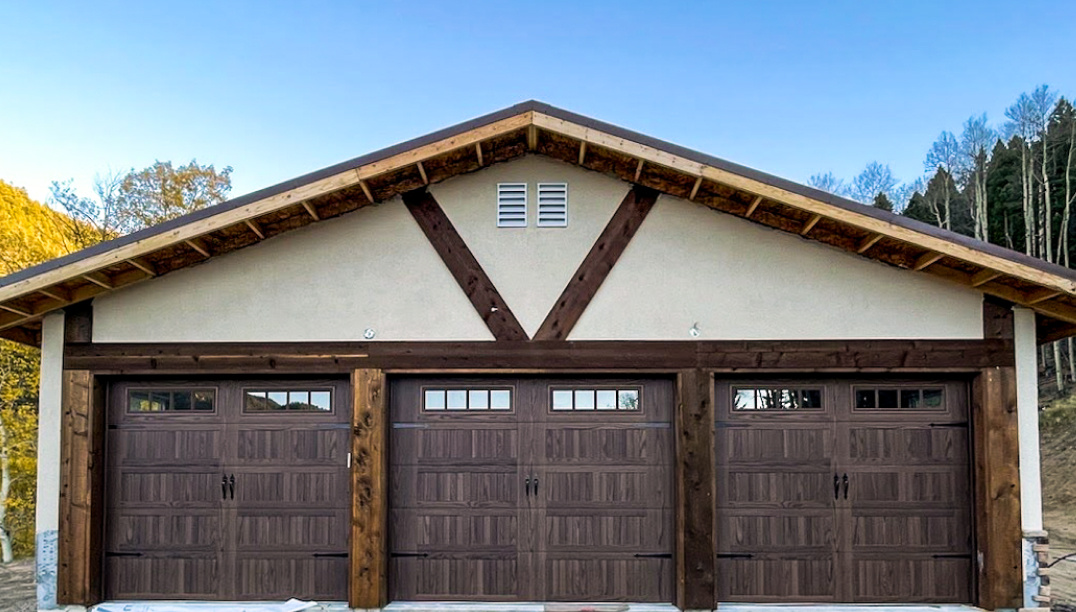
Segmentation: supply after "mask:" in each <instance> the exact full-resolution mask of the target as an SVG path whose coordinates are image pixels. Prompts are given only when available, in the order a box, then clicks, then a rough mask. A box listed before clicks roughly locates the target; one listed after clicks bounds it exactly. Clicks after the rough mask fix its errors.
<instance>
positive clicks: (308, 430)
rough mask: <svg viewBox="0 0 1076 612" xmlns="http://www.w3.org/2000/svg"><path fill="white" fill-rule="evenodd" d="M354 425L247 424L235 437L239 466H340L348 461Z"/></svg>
mask: <svg viewBox="0 0 1076 612" xmlns="http://www.w3.org/2000/svg"><path fill="white" fill-rule="evenodd" d="M349 432H350V426H349V425H348V424H347V423H340V424H339V425H338V426H335V427H334V426H327V425H320V426H317V425H314V426H308V425H307V424H306V423H303V426H301V427H296V426H295V425H293V424H291V423H288V424H283V425H282V424H280V423H277V424H273V425H253V424H248V423H243V425H242V427H241V428H239V429H238V431H237V432H236V435H235V457H234V462H235V463H237V464H239V465H273V466H280V465H287V466H289V467H291V466H300V465H339V464H340V463H344V462H346V461H347V453H348V450H349V449H348V438H349Z"/></svg>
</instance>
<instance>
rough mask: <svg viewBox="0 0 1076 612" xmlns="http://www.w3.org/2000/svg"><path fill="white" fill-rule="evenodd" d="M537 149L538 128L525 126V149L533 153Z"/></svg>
mask: <svg viewBox="0 0 1076 612" xmlns="http://www.w3.org/2000/svg"><path fill="white" fill-rule="evenodd" d="M537 148H538V128H537V127H536V126H535V125H534V124H531V125H528V126H527V149H528V150H530V151H534V150H535V149H537Z"/></svg>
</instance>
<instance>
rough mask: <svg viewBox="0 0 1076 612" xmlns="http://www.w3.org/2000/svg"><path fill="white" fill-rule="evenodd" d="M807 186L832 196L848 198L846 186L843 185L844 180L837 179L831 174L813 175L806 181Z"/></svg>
mask: <svg viewBox="0 0 1076 612" xmlns="http://www.w3.org/2000/svg"><path fill="white" fill-rule="evenodd" d="M807 184H808V185H810V186H811V187H814V188H815V189H821V190H822V191H826V192H829V193H832V194H833V195H838V196H842V197H847V196H848V185H845V184H844V180H843V179H840V178H837V177H836V176H835V175H834V174H833V173H832V172H826V173H825V174H822V173H819V174H813V175H811V178H809V179H807Z"/></svg>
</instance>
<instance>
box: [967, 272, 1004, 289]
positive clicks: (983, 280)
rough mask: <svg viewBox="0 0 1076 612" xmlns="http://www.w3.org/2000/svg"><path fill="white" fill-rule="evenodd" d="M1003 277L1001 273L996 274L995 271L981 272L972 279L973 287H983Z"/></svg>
mask: <svg viewBox="0 0 1076 612" xmlns="http://www.w3.org/2000/svg"><path fill="white" fill-rule="evenodd" d="M1000 276H1001V272H995V271H994V270H989V269H987V270H980V271H979V272H976V273H975V275H974V276H972V277H971V286H972V287H981V286H983V285H985V284H987V283H989V282H990V281H992V280H995V279H997V278H999V277H1000Z"/></svg>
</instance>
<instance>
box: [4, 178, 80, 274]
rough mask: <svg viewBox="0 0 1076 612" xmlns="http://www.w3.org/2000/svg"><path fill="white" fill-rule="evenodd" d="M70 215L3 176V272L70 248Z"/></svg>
mask: <svg viewBox="0 0 1076 612" xmlns="http://www.w3.org/2000/svg"><path fill="white" fill-rule="evenodd" d="M71 223H72V222H71V219H70V218H69V217H67V216H66V215H64V214H62V213H59V212H56V211H54V210H52V209H51V208H49V207H48V206H45V205H44V204H42V203H40V202H37V201H34V200H31V199H30V196H28V195H27V194H26V191H25V190H23V189H21V188H19V187H15V186H13V185H10V184H8V183H6V182H4V181H2V180H0V275H4V274H9V273H11V272H14V271H16V270H21V269H22V268H25V267H27V266H30V265H32V264H35V263H38V262H41V261H45V260H46V259H51V258H53V257H57V256H59V255H63V254H64V253H67V252H69V251H70V250H71V248H70V245H69V244H68V242H69V241H68V240H67V239H66V238H65V237H66V236H67V235H68V234H69V229H70V227H71V225H70V224H71Z"/></svg>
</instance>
